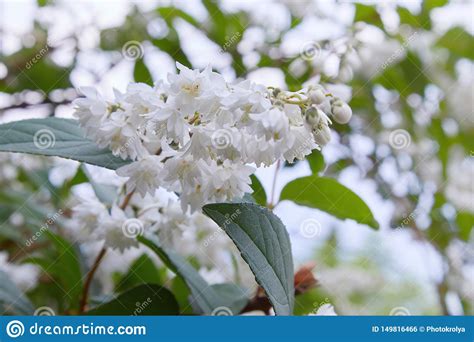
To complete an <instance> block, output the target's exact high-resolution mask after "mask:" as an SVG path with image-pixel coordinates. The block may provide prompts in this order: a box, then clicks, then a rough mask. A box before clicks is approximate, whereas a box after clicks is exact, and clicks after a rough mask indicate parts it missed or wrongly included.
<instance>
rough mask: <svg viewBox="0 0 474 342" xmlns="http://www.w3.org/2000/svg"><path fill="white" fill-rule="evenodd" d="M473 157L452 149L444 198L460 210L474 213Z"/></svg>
mask: <svg viewBox="0 0 474 342" xmlns="http://www.w3.org/2000/svg"><path fill="white" fill-rule="evenodd" d="M473 179H474V159H473V158H472V157H470V158H469V157H465V156H464V155H463V153H462V151H460V150H454V151H452V153H451V158H450V160H449V164H448V184H447V185H446V189H445V193H446V198H447V199H448V200H449V201H450V202H451V203H452V204H453V205H454V206H455V207H456V208H457V209H458V210H460V211H467V212H470V213H474V181H473Z"/></svg>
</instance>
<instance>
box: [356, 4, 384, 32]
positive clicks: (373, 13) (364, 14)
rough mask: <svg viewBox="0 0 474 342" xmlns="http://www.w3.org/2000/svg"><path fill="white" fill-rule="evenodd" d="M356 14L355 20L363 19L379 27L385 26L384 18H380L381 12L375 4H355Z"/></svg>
mask: <svg viewBox="0 0 474 342" xmlns="http://www.w3.org/2000/svg"><path fill="white" fill-rule="evenodd" d="M355 8H356V11H355V16H354V22H355V23H356V22H358V21H363V22H365V23H367V24H371V25H375V26H377V27H380V28H383V23H382V20H381V19H380V14H379V13H378V12H377V10H376V9H375V6H370V5H363V4H355Z"/></svg>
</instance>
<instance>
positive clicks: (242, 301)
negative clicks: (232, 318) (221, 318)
mask: <svg viewBox="0 0 474 342" xmlns="http://www.w3.org/2000/svg"><path fill="white" fill-rule="evenodd" d="M211 286H212V288H213V289H214V290H215V291H216V292H217V293H218V294H219V297H220V298H222V299H223V300H224V302H223V303H224V305H223V306H224V307H225V308H227V309H230V310H231V311H232V313H233V314H234V315H236V314H239V313H240V312H241V311H242V310H243V309H244V308H245V307H246V306H247V303H248V302H249V299H250V298H249V296H248V293H247V290H246V289H244V288H242V287H240V286H238V285H235V284H232V283H224V284H215V285H211ZM217 314H218V313H217Z"/></svg>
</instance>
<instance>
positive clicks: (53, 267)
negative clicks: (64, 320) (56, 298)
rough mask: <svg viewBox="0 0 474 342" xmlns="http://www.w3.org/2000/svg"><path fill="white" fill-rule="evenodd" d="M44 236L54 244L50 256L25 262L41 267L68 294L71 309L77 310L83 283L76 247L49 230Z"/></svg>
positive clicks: (66, 297) (50, 249)
mask: <svg viewBox="0 0 474 342" xmlns="http://www.w3.org/2000/svg"><path fill="white" fill-rule="evenodd" d="M44 235H45V236H47V237H48V238H49V240H50V241H51V242H52V247H53V248H49V250H48V252H50V253H49V255H47V256H44V257H32V258H28V259H26V260H25V262H29V263H33V264H36V265H38V266H40V267H41V268H42V269H43V271H44V272H45V273H46V274H48V276H49V277H50V278H52V279H54V281H55V282H56V283H58V284H60V285H61V288H62V289H63V291H64V292H65V293H67V296H65V299H67V301H68V302H69V308H70V309H74V308H77V306H78V305H79V301H80V298H81V295H82V288H83V283H82V270H81V263H80V257H79V254H78V252H77V250H76V247H75V246H74V245H72V244H71V243H70V242H69V241H67V240H66V239H64V238H62V237H61V236H59V235H57V234H54V233H52V232H50V231H48V230H46V231H44Z"/></svg>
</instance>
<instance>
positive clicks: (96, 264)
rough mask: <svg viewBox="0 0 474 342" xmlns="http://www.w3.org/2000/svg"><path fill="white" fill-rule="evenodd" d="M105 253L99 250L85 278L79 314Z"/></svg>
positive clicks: (123, 207) (83, 308)
mask: <svg viewBox="0 0 474 342" xmlns="http://www.w3.org/2000/svg"><path fill="white" fill-rule="evenodd" d="M134 193H135V190H133V191H131V192H130V193H129V194H127V196H125V198H124V200H123V202H122V205H121V206H120V209H122V210H124V209H125V208H126V207H127V206H128V204H129V203H130V200H131V199H132V196H133V194H134ZM105 253H107V248H106V247H105V246H104V247H102V249H101V250H100V252H99V254H98V255H97V258H96V259H95V261H94V264H93V265H92V268H91V269H90V271H89V273H88V274H87V277H86V282H85V283H84V289H83V291H82V298H81V303H80V305H79V313H80V314H82V313H84V311H85V309H86V306H87V302H88V298H89V289H90V287H91V284H92V279H94V275H95V272H96V271H97V269H98V268H99V266H100V263H101V262H102V259H104V256H105Z"/></svg>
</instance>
